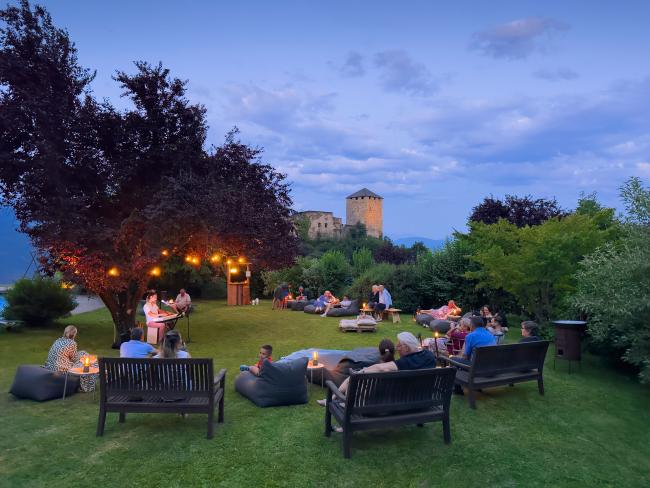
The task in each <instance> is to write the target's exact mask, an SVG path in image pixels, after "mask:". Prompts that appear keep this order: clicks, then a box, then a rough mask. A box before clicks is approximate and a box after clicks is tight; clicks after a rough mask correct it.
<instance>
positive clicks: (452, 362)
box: [447, 358, 471, 371]
mask: <svg viewBox="0 0 650 488" xmlns="http://www.w3.org/2000/svg"><path fill="white" fill-rule="evenodd" d="M447 362H448V363H449V364H450V365H452V366H455V367H457V368H460V369H464V370H466V371H469V370H470V368H471V366H470V365H469V364H465V363H461V362H460V361H456V360H455V359H454V358H448V359H447Z"/></svg>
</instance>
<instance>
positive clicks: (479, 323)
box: [454, 317, 497, 364]
mask: <svg viewBox="0 0 650 488" xmlns="http://www.w3.org/2000/svg"><path fill="white" fill-rule="evenodd" d="M469 322H470V328H471V329H472V332H470V333H469V334H467V337H466V338H465V349H464V351H463V354H462V356H460V357H455V358H454V359H455V360H456V361H460V362H463V363H466V364H471V362H472V354H473V353H474V350H475V349H476V348H477V347H484V346H494V345H495V344H496V343H497V342H496V338H495V337H494V336H493V335H492V334H490V332H488V330H487V329H486V328H485V327H484V323H483V319H482V318H481V317H470V319H469Z"/></svg>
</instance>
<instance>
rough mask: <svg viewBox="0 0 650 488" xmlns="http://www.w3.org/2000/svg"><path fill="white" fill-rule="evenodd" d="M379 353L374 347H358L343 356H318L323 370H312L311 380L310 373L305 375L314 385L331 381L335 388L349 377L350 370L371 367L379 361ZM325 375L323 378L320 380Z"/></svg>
mask: <svg viewBox="0 0 650 488" xmlns="http://www.w3.org/2000/svg"><path fill="white" fill-rule="evenodd" d="M380 359H381V358H380V356H379V351H378V350H377V348H376V347H359V348H357V349H354V350H352V351H348V352H346V353H344V354H320V355H319V356H318V362H319V363H321V364H323V366H324V368H319V369H315V370H314V374H313V378H312V376H311V373H310V372H308V373H307V379H309V380H311V381H312V382H313V383H314V384H315V385H321V382H322V384H324V383H325V382H326V381H328V380H331V381H333V382H334V383H335V384H336V385H337V386H338V385H340V384H341V383H343V381H345V378H347V377H348V376H349V375H350V368H352V369H361V368H365V367H367V366H372V365H373V364H377V363H378V362H379V361H380ZM322 375H325V378H324V379H323V378H322Z"/></svg>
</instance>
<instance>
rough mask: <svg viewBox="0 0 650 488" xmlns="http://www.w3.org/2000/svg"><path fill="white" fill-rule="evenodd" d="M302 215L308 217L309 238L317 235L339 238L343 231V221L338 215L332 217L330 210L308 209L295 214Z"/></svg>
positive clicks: (316, 237)
mask: <svg viewBox="0 0 650 488" xmlns="http://www.w3.org/2000/svg"><path fill="white" fill-rule="evenodd" d="M296 216H297V217H298V216H304V217H307V218H308V219H309V232H308V235H309V238H310V239H318V238H319V237H330V238H339V237H341V233H342V232H343V223H342V222H341V219H340V217H334V214H333V213H332V212H319V211H313V210H309V211H306V212H300V213H298V214H297V215H296Z"/></svg>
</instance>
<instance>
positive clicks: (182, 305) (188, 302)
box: [171, 288, 192, 313]
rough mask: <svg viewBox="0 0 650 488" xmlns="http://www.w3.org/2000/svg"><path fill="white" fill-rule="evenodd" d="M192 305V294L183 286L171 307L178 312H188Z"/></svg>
mask: <svg viewBox="0 0 650 488" xmlns="http://www.w3.org/2000/svg"><path fill="white" fill-rule="evenodd" d="M191 306H192V298H190V294H189V293H187V292H186V291H185V288H181V289H180V290H179V292H178V295H177V296H176V301H175V302H174V304H173V305H172V306H171V307H172V308H173V309H174V311H175V312H176V313H187V311H188V310H189V309H190V307H191Z"/></svg>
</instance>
